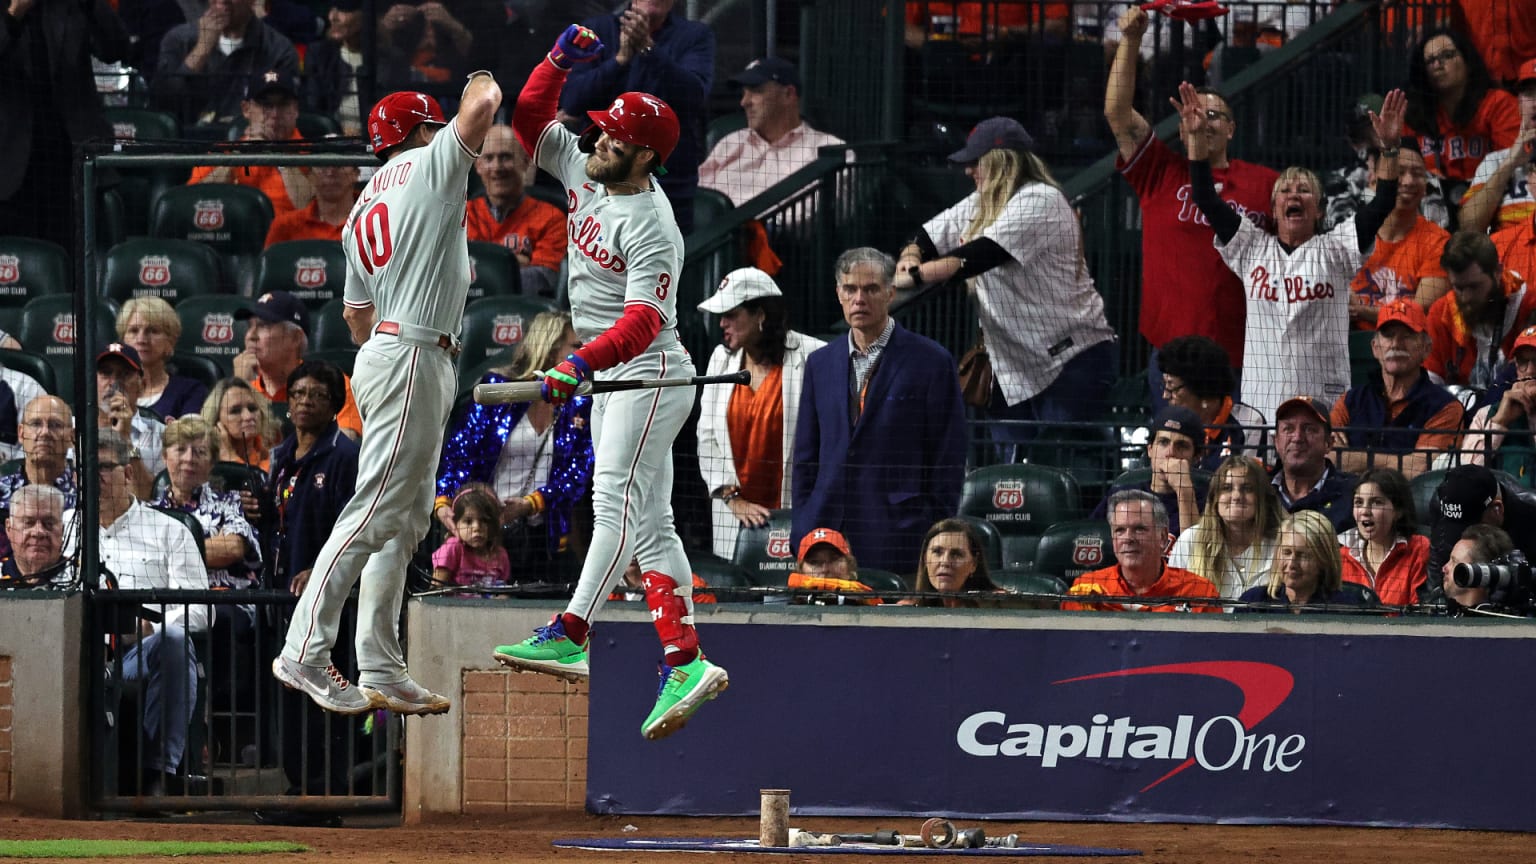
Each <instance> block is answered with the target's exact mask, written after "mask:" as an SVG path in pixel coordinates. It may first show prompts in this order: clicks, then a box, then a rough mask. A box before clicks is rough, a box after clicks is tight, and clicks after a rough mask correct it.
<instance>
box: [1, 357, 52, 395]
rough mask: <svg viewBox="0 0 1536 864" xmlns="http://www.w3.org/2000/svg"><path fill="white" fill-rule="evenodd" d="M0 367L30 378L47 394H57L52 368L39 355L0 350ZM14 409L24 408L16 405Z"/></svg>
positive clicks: (45, 358)
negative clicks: (41, 386)
mask: <svg viewBox="0 0 1536 864" xmlns="http://www.w3.org/2000/svg"><path fill="white" fill-rule="evenodd" d="M0 366H4V367H5V368H7V369H13V370H15V371H17V372H21V373H24V374H27V375H30V376H32V378H33V379H35V380H36V381H37V383H39V384H41V385H43V389H44V390H46V391H48V392H49V393H58V392H59V390H58V387H59V384H58V379H57V377H56V376H55V375H54V372H53V366H52V364H50V363H49V362H48V358H47V357H44V356H43V355H41V354H36V353H33V352H31V351H13V350H11V349H9V348H0ZM16 407H17V408H18V409H20V408H25V407H26V406H25V405H17V406H16Z"/></svg>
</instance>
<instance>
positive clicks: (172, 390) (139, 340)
mask: <svg viewBox="0 0 1536 864" xmlns="http://www.w3.org/2000/svg"><path fill="white" fill-rule="evenodd" d="M117 338H118V339H121V340H122V341H123V342H124V343H125V344H128V345H132V346H133V350H135V351H137V352H139V361H140V362H141V363H142V364H143V366H144V391H143V392H142V393H140V394H139V407H140V408H148V409H149V410H151V411H153V412H155V414H156V415H158V416H160V417H161V418H163V419H165V420H170V419H172V418H175V417H180V416H181V415H183V414H191V413H194V412H196V411H198V410H199V409H201V408H202V406H203V400H204V399H206V398H207V396H208V388H207V387H206V386H204V385H203V383H202V382H201V381H197V380H195V379H192V378H188V377H186V376H184V375H172V374H171V373H170V370H169V369H167V368H166V361H167V360H169V359H171V355H172V354H175V353H176V342H177V341H178V340H180V339H181V319H180V318H178V317H177V316H176V310H175V309H172V308H171V304H169V303H167V302H165V301H164V300H162V299H160V298H159V297H134V298H133V299H131V300H129V301H128V302H127V303H124V304H123V308H122V309H121V310H119V311H118V313H117Z"/></svg>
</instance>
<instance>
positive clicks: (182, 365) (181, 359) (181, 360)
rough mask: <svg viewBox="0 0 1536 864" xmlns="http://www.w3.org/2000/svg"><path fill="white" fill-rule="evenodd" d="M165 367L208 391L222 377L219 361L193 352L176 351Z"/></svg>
mask: <svg viewBox="0 0 1536 864" xmlns="http://www.w3.org/2000/svg"><path fill="white" fill-rule="evenodd" d="M166 366H167V368H168V369H170V370H171V372H172V373H174V374H176V375H180V376H182V377H184V378H191V379H192V380H194V381H197V382H198V383H200V384H202V385H203V386H204V387H207V388H208V389H210V390H212V389H213V385H214V384H217V383H218V381H219V379H220V378H223V377H224V367H222V366H220V365H219V361H217V360H215V359H213V358H212V357H209V356H206V355H204V354H197V353H195V352H188V351H177V352H176V353H174V354H172V355H171V361H170V363H168V364H166Z"/></svg>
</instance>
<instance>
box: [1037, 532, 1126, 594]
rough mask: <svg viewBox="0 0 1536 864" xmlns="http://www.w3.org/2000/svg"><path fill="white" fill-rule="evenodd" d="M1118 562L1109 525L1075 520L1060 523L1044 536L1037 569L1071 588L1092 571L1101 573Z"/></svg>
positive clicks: (1038, 550)
mask: <svg viewBox="0 0 1536 864" xmlns="http://www.w3.org/2000/svg"><path fill="white" fill-rule="evenodd" d="M1114 563H1115V547H1114V544H1113V543H1111V542H1110V534H1109V523H1108V522H1106V521H1104V520H1102V519H1073V520H1071V521H1068V522H1057V523H1056V524H1055V525H1052V526H1051V527H1049V528H1047V529H1046V530H1045V533H1044V534H1042V535H1040V545H1039V547H1038V548H1036V550H1035V564H1034V570H1035V572H1037V573H1043V574H1045V575H1047V576H1055V577H1056V578H1058V579H1060V580H1062V581H1063V582H1065V583H1067V584H1068V585H1071V584H1072V583H1073V581H1075V580H1076V579H1077V577H1079V576H1081V575H1083V574H1084V573H1086V572H1088V571H1089V570H1099V569H1101V568H1104V567H1109V566H1111V565H1113V564H1114Z"/></svg>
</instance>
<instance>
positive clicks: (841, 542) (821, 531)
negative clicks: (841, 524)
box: [796, 528, 853, 561]
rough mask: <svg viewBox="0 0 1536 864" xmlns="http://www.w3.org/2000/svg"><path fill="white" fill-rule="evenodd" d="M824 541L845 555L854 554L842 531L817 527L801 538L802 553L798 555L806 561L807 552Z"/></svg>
mask: <svg viewBox="0 0 1536 864" xmlns="http://www.w3.org/2000/svg"><path fill="white" fill-rule="evenodd" d="M822 543H826V544H828V545H829V546H831V547H832V548H833V549H836V550H837V551H839V552H841V553H843V554H844V555H852V554H853V552H852V550H850V549H849V548H848V538H847V537H844V536H843V533H842V532H841V531H834V530H832V529H831V528H816V529H814V530H812V531H811V533H809V534H807V535H805V536H804V537H802V538H800V554H799V555H797V556H796V557H797V558H799V559H800V560H802V561H804V560H805V553H807V552H809V551H811V550H812V549H813V548H815V547H817V546H819V545H821V544H822Z"/></svg>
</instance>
